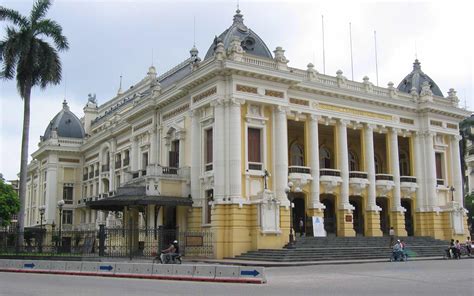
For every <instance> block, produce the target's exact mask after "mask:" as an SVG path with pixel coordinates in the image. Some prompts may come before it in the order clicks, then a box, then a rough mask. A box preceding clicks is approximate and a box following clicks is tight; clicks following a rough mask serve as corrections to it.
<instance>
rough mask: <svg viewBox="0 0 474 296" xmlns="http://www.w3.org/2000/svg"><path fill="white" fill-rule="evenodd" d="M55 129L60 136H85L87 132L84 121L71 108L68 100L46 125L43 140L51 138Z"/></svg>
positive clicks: (80, 137)
mask: <svg viewBox="0 0 474 296" xmlns="http://www.w3.org/2000/svg"><path fill="white" fill-rule="evenodd" d="M53 131H56V133H57V136H58V137H66V138H79V139H82V138H84V135H85V132H84V128H83V127H82V123H81V121H80V120H79V118H77V116H76V115H74V113H72V112H71V110H69V106H68V105H67V102H66V100H64V102H63V109H62V110H61V111H59V113H58V114H56V116H54V118H53V119H52V120H51V122H50V123H49V124H48V126H47V127H46V130H45V131H44V136H43V141H44V140H47V139H50V138H51V137H52V134H53Z"/></svg>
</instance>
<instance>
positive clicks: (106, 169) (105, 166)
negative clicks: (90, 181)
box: [102, 164, 110, 172]
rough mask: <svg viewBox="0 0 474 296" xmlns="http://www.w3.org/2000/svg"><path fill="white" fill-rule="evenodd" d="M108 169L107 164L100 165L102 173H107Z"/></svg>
mask: <svg viewBox="0 0 474 296" xmlns="http://www.w3.org/2000/svg"><path fill="white" fill-rule="evenodd" d="M109 169H110V167H109V165H108V164H103V165H102V172H108V171H109Z"/></svg>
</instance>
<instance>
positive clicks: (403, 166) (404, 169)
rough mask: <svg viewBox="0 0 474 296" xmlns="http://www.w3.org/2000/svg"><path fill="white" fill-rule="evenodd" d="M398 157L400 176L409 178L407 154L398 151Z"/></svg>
mask: <svg viewBox="0 0 474 296" xmlns="http://www.w3.org/2000/svg"><path fill="white" fill-rule="evenodd" d="M398 157H399V159H400V161H399V164H400V176H410V161H409V159H408V153H407V152H406V151H404V150H400V153H399V154H398Z"/></svg>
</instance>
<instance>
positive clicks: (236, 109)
mask: <svg viewBox="0 0 474 296" xmlns="http://www.w3.org/2000/svg"><path fill="white" fill-rule="evenodd" d="M243 103H244V101H243V100H239V99H232V100H231V101H230V105H229V109H230V110H229V113H230V114H229V166H230V168H229V182H230V198H231V199H232V201H233V202H239V200H241V199H242V121H241V115H240V106H241V105H242V104H243Z"/></svg>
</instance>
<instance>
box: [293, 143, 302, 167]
mask: <svg viewBox="0 0 474 296" xmlns="http://www.w3.org/2000/svg"><path fill="white" fill-rule="evenodd" d="M290 165H296V166H304V150H303V146H301V145H300V144H298V143H297V142H294V143H293V144H291V146H290Z"/></svg>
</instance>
